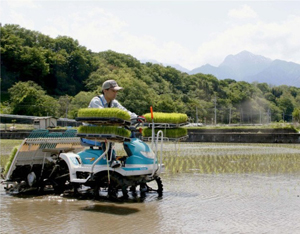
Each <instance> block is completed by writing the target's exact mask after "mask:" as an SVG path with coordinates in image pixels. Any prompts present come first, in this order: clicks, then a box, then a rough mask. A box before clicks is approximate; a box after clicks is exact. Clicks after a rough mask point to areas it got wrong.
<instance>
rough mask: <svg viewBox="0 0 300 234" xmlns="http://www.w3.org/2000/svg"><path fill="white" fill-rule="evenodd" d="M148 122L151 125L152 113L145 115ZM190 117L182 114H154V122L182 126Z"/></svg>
mask: <svg viewBox="0 0 300 234" xmlns="http://www.w3.org/2000/svg"><path fill="white" fill-rule="evenodd" d="M144 117H145V118H146V121H147V122H149V123H151V122H152V119H151V113H147V114H144ZM187 120H188V117H187V115H186V114H181V113H162V112H153V121H154V123H171V124H180V123H186V122H187Z"/></svg>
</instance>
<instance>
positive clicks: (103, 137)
mask: <svg viewBox="0 0 300 234" xmlns="http://www.w3.org/2000/svg"><path fill="white" fill-rule="evenodd" d="M77 136H78V137H81V138H86V139H89V140H94V141H100V142H105V141H110V142H124V141H130V138H127V137H123V136H119V135H115V134H95V133H77Z"/></svg>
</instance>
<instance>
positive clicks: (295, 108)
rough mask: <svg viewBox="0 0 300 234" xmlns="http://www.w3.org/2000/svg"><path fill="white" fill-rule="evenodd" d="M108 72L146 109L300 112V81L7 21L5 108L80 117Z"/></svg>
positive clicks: (248, 118) (247, 119)
mask: <svg viewBox="0 0 300 234" xmlns="http://www.w3.org/2000/svg"><path fill="white" fill-rule="evenodd" d="M107 79H114V80H116V81H117V82H118V83H119V85H120V86H122V87H124V90H122V91H120V92H119V94H118V100H119V101H120V102H121V103H122V104H123V105H124V106H125V107H127V108H128V109H129V110H131V111H133V112H136V113H137V114H140V115H141V114H145V113H148V112H149V107H150V106H153V109H154V110H155V111H156V112H180V113H186V114H187V115H188V116H189V118H190V120H191V121H196V120H198V121H199V122H204V123H268V122H270V121H281V120H284V121H288V122H290V121H292V119H293V120H295V121H299V118H300V88H296V87H291V86H284V85H282V86H270V85H268V84H266V83H252V84H250V83H247V82H243V81H239V82H237V81H235V80H233V79H230V77H229V78H228V79H224V80H218V79H217V78H216V77H215V76H212V75H205V74H200V73H199V74H195V75H189V74H187V73H182V72H180V71H178V70H176V69H175V68H173V67H170V66H167V67H165V66H163V65H159V64H152V63H145V64H144V63H141V62H140V61H139V60H137V59H136V58H134V57H132V56H131V55H126V54H121V53H117V52H114V51H110V50H109V51H104V52H100V53H94V52H92V51H91V50H88V49H87V48H85V47H84V46H81V45H80V44H79V42H78V41H77V40H74V39H72V38H70V37H66V36H58V37H57V38H55V39H53V38H51V37H49V36H46V35H43V34H41V33H39V32H36V31H31V30H27V29H25V28H22V27H20V26H19V25H4V26H1V113H4V114H22V115H36V116H45V115H52V116H55V117H68V118H75V117H76V115H77V111H78V109H79V108H84V107H87V105H88V103H89V101H90V99H91V98H92V97H93V96H95V95H97V94H99V93H100V90H101V84H102V83H103V82H104V81H105V80H107ZM283 79H284V77H283ZM7 90H8V91H7Z"/></svg>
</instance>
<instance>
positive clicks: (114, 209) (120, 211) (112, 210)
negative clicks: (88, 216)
mask: <svg viewBox="0 0 300 234" xmlns="http://www.w3.org/2000/svg"><path fill="white" fill-rule="evenodd" d="M81 210H84V211H92V212H98V213H105V214H113V215H121V216H126V215H131V214H134V213H137V212H139V211H140V210H139V209H136V208H130V207H124V206H117V205H100V204H95V205H90V206H86V207H84V208H81Z"/></svg>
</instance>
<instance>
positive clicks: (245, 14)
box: [228, 5, 257, 19]
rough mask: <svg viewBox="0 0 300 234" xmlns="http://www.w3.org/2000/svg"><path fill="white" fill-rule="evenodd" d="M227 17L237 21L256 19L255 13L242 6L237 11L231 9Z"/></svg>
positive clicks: (249, 8)
mask: <svg viewBox="0 0 300 234" xmlns="http://www.w3.org/2000/svg"><path fill="white" fill-rule="evenodd" d="M228 16H229V17H231V18H237V19H246V18H257V14H256V12H255V11H254V10H253V9H252V8H251V7H249V6H247V5H243V6H242V7H241V8H239V9H232V10H230V11H229V12H228Z"/></svg>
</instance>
